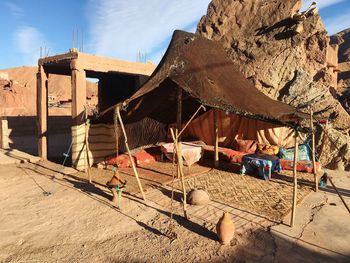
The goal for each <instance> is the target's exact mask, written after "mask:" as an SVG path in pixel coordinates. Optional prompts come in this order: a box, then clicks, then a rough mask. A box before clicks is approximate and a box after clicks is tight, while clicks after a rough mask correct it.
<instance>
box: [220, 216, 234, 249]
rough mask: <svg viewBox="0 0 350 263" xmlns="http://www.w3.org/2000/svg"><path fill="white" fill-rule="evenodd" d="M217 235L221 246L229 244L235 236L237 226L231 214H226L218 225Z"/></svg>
mask: <svg viewBox="0 0 350 263" xmlns="http://www.w3.org/2000/svg"><path fill="white" fill-rule="evenodd" d="M216 233H217V235H218V238H219V241H220V243H221V244H223V245H226V244H229V243H230V241H231V240H232V238H233V236H234V235H235V225H234V223H233V221H232V219H231V216H230V214H229V213H227V212H225V213H224V214H223V216H222V217H221V218H220V219H219V222H218V223H217V225H216Z"/></svg>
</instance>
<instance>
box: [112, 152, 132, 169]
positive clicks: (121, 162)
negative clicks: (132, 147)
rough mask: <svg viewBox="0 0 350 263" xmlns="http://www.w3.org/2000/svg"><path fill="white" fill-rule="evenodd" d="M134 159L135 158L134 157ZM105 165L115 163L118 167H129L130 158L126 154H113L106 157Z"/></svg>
mask: <svg viewBox="0 0 350 263" xmlns="http://www.w3.org/2000/svg"><path fill="white" fill-rule="evenodd" d="M134 161H135V159H134ZM106 163H107V165H116V166H117V167H119V168H128V167H131V163H130V158H129V156H128V155H127V154H120V155H118V154H114V155H111V156H109V157H107V158H106Z"/></svg>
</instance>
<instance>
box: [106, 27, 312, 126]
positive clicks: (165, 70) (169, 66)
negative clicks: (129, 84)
mask: <svg viewBox="0 0 350 263" xmlns="http://www.w3.org/2000/svg"><path fill="white" fill-rule="evenodd" d="M178 88H181V89H182V90H183V95H182V96H183V97H182V99H183V102H182V120H183V121H186V120H188V119H189V118H190V117H191V116H192V114H193V113H194V112H195V111H196V109H197V108H198V107H199V105H201V104H202V105H204V106H207V107H209V108H216V109H220V110H223V111H226V112H230V113H235V114H238V115H242V116H245V117H248V118H253V119H258V120H262V121H268V122H272V123H276V124H282V125H287V126H293V125H295V124H296V123H297V122H298V121H299V120H301V119H304V118H307V117H308V115H307V114H304V113H301V112H298V111H297V110H296V109H295V108H294V107H292V106H289V105H287V104H285V103H282V102H279V101H276V100H273V99H271V98H269V97H268V96H266V95H265V94H263V93H262V92H260V91H259V90H257V89H256V88H255V87H254V86H253V85H252V84H251V83H250V82H249V81H248V80H247V79H246V78H245V77H244V76H243V74H242V73H241V72H239V71H238V70H237V68H236V66H235V65H234V64H233V62H232V61H231V60H230V59H229V58H228V56H227V54H226V52H225V50H224V49H223V47H222V46H221V45H220V43H217V42H214V41H211V40H208V39H206V38H203V37H201V36H198V35H195V34H192V33H187V32H183V31H178V30H177V31H175V32H174V34H173V37H172V40H171V43H170V45H169V47H168V50H167V51H166V53H165V55H164V57H163V59H162V61H161V62H160V63H159V65H158V67H157V68H156V69H155V71H154V73H153V74H152V75H151V77H150V78H149V80H148V81H147V82H146V83H145V84H144V85H143V86H142V87H141V88H140V89H139V90H138V91H137V92H136V93H134V95H132V96H131V97H130V98H129V99H127V100H126V101H124V102H122V103H120V104H118V105H119V106H121V107H122V108H123V109H125V111H122V112H121V113H122V117H123V120H124V121H125V123H131V122H136V121H139V120H141V119H143V118H145V117H149V118H152V119H155V120H157V121H160V122H162V123H168V124H170V123H174V122H176V105H177V104H176V103H177V102H176V98H177V89H178ZM116 106H117V105H115V106H113V107H111V108H109V109H108V110H106V111H105V112H104V113H102V116H101V118H102V120H109V121H111V120H113V118H112V115H113V109H114V108H115V107H116Z"/></svg>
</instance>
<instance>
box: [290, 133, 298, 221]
mask: <svg viewBox="0 0 350 263" xmlns="http://www.w3.org/2000/svg"><path fill="white" fill-rule="evenodd" d="M298 136H299V134H298V131H297V130H295V134H294V160H293V206H292V218H291V221H290V226H291V227H294V221H295V213H296V205H297V194H298V193H297V190H298V179H297V163H298V150H299V143H298Z"/></svg>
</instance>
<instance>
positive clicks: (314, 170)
mask: <svg viewBox="0 0 350 263" xmlns="http://www.w3.org/2000/svg"><path fill="white" fill-rule="evenodd" d="M310 130H311V154H312V171H313V173H314V179H315V191H316V192H317V191H318V180H317V172H316V158H315V131H314V120H313V110H312V107H310Z"/></svg>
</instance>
